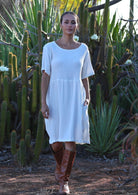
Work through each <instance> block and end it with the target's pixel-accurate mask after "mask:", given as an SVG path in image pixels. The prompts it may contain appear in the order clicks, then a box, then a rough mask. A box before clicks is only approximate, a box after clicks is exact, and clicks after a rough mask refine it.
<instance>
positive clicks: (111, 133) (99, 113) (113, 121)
mask: <svg viewBox="0 0 138 195" xmlns="http://www.w3.org/2000/svg"><path fill="white" fill-rule="evenodd" d="M120 120H121V112H120V111H119V109H118V108H116V109H115V111H114V112H113V104H111V105H108V104H107V103H104V104H103V105H102V104H101V108H100V109H97V108H96V109H95V110H94V109H93V108H92V106H91V108H90V141H91V143H90V145H87V150H89V151H91V152H94V153H97V154H99V155H105V154H107V153H112V152H114V151H117V150H119V149H120V144H121V141H118V142H116V140H115V136H116V134H117V132H118V127H119V125H120Z"/></svg>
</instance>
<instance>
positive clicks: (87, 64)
mask: <svg viewBox="0 0 138 195" xmlns="http://www.w3.org/2000/svg"><path fill="white" fill-rule="evenodd" d="M94 74H95V73H94V70H93V67H92V63H91V58H90V53H89V50H88V49H87V51H86V55H85V58H84V63H83V67H82V73H81V79H85V78H87V77H89V76H92V75H94Z"/></svg>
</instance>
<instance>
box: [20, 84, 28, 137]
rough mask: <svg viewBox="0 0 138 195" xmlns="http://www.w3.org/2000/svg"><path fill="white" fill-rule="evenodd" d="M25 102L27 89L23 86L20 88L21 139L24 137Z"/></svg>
mask: <svg viewBox="0 0 138 195" xmlns="http://www.w3.org/2000/svg"><path fill="white" fill-rule="evenodd" d="M26 101H27V89H26V87H25V86H23V88H22V103H21V107H22V108H21V109H22V110H21V121H22V127H21V137H22V138H24V136H25V130H26V129H25V123H26V121H25V111H26Z"/></svg>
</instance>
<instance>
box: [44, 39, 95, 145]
mask: <svg viewBox="0 0 138 195" xmlns="http://www.w3.org/2000/svg"><path fill="white" fill-rule="evenodd" d="M41 70H42V71H43V70H44V71H45V72H46V73H47V74H48V75H50V82H49V87H48V91H47V96H46V100H47V104H48V106H49V118H48V119H45V125H46V131H47V133H48V135H49V143H50V144H52V143H54V142H76V143H79V144H84V143H90V137H89V118H88V106H87V105H86V106H84V101H85V96H86V93H85V89H84V86H83V83H82V79H84V78H87V77H89V76H91V75H94V70H93V68H92V64H91V60H90V55H89V50H88V47H87V45H86V44H84V43H81V45H80V46H79V47H78V48H76V49H63V48H61V47H59V46H58V45H57V44H56V42H55V41H53V42H50V43H47V44H46V45H45V46H44V47H43V55H42V68H41Z"/></svg>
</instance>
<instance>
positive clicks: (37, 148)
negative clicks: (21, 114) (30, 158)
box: [34, 111, 44, 161]
mask: <svg viewBox="0 0 138 195" xmlns="http://www.w3.org/2000/svg"><path fill="white" fill-rule="evenodd" d="M43 136H44V121H43V115H42V112H41V111H40V112H39V116H38V126H37V136H36V144H35V150H34V160H35V161H38V159H39V155H40V153H41V148H42V143H43Z"/></svg>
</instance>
